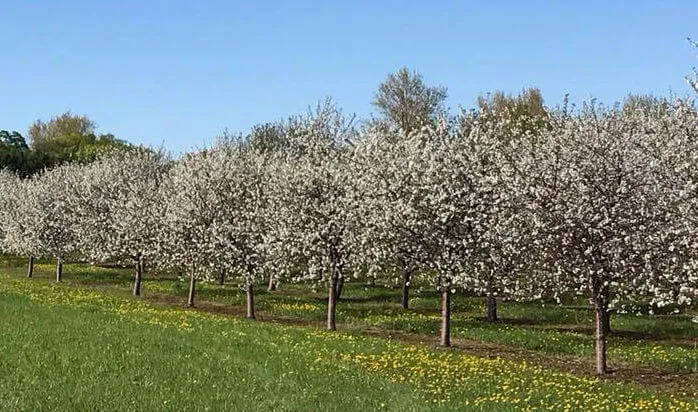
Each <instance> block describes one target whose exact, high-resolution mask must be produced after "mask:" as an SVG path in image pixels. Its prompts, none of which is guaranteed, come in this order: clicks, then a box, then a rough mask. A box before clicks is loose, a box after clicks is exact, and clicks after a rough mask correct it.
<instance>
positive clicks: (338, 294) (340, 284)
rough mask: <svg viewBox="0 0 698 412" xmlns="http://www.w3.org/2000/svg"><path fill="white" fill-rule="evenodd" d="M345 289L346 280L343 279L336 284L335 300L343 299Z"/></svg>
mask: <svg viewBox="0 0 698 412" xmlns="http://www.w3.org/2000/svg"><path fill="white" fill-rule="evenodd" d="M343 289H344V278H343V277H341V278H339V279H337V281H336V282H335V295H336V296H335V299H336V300H339V298H341V297H342V290H343Z"/></svg>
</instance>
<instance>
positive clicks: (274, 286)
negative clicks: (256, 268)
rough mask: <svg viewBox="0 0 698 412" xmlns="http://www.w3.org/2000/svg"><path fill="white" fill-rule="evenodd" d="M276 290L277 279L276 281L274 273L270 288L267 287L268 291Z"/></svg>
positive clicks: (270, 276) (270, 278)
mask: <svg viewBox="0 0 698 412" xmlns="http://www.w3.org/2000/svg"><path fill="white" fill-rule="evenodd" d="M275 290H276V279H274V274H273V273H272V274H271V275H269V287H267V291H269V292H273V291H275Z"/></svg>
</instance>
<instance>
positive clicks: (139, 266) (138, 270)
mask: <svg viewBox="0 0 698 412" xmlns="http://www.w3.org/2000/svg"><path fill="white" fill-rule="evenodd" d="M142 280H143V261H142V260H140V259H138V260H137V261H136V265H135V279H133V296H140V295H141V281H142Z"/></svg>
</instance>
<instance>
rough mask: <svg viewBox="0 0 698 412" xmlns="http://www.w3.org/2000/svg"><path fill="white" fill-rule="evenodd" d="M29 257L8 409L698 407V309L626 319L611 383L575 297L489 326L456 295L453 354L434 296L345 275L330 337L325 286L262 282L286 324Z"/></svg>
mask: <svg viewBox="0 0 698 412" xmlns="http://www.w3.org/2000/svg"><path fill="white" fill-rule="evenodd" d="M22 263H23V262H21V261H14V260H6V261H5V262H3V265H2V266H0V325H1V326H2V334H1V335H0V353H1V354H2V356H0V370H2V371H5V372H4V373H3V374H1V375H0V409H2V410H15V409H21V410H55V409H61V410H76V409H79V410H82V409H98V410H105V409H109V410H115V409H120V410H123V409H134V408H138V409H145V410H152V409H171V410H180V409H183V408H187V409H197V410H206V409H210V410H223V409H227V410H230V409H233V410H240V409H252V408H255V409H256V408H260V409H274V410H317V409H322V410H357V409H369V410H381V409H388V410H428V409H435V410H440V409H443V410H454V409H470V408H472V409H477V408H484V409H487V410H491V409H502V410H510V409H513V408H517V407H531V408H552V409H557V410H565V409H568V410H579V409H591V408H593V409H608V410H612V409H613V410H618V409H620V410H622V409H626V410H638V409H645V410H661V409H676V410H695V409H696V408H698V402H697V401H696V400H695V398H696V396H698V393H697V392H696V388H697V387H698V382H697V380H698V379H697V377H696V373H695V372H694V371H693V368H694V367H695V361H696V356H697V354H696V350H695V347H694V346H693V345H694V344H695V340H696V337H697V336H698V333H697V332H696V327H698V325H696V324H694V323H691V317H690V315H682V316H666V317H659V318H649V317H633V316H620V315H618V316H615V317H614V318H613V327H614V328H615V330H616V334H615V335H614V336H612V338H611V341H610V353H609V356H610V359H611V363H612V364H613V365H615V366H617V367H618V368H619V369H620V371H619V372H617V373H616V374H613V375H612V376H611V377H609V379H603V380H602V379H598V378H595V377H593V376H590V374H591V371H592V368H591V366H590V365H591V356H592V350H593V343H592V340H591V336H590V333H591V313H590V312H589V311H588V310H587V309H585V308H583V307H579V306H578V305H577V306H574V307H565V306H561V307H560V306H557V305H554V306H550V305H547V306H546V307H541V305H539V304H538V305H534V304H528V305H526V304H503V305H501V308H500V314H501V315H502V318H503V320H502V322H500V323H497V324H495V325H489V324H486V323H485V322H483V321H482V320H481V319H480V317H481V316H482V314H481V312H482V304H483V301H482V299H481V298H475V297H465V296H457V297H456V298H455V299H454V306H455V308H454V309H455V311H454V312H455V316H454V335H455V336H456V337H457V338H459V339H460V341H459V340H458V339H456V340H455V341H454V343H455V344H456V347H457V348H456V349H454V350H448V351H444V350H438V349H434V348H433V347H432V346H433V343H434V342H435V341H436V339H435V337H436V335H435V333H436V330H437V327H438V302H437V297H436V296H435V295H434V294H433V293H430V292H426V291H423V292H421V293H416V294H415V298H414V299H413V300H412V309H410V310H409V311H404V310H401V309H400V308H399V306H398V303H397V302H398V294H399V291H398V290H397V289H390V288H386V287H368V286H364V285H356V284H355V285H349V284H348V285H347V289H346V292H345V295H344V298H343V299H342V300H341V301H340V306H339V313H338V316H339V321H340V322H343V323H341V324H340V329H341V330H342V332H341V333H327V332H324V331H322V330H320V329H318V328H316V327H313V326H318V325H321V323H322V319H323V317H324V310H325V304H324V292H323V291H320V292H318V293H313V292H311V291H310V289H309V288H308V287H307V286H306V285H281V287H280V289H279V290H278V291H276V292H272V293H266V292H262V290H263V288H262V287H260V288H259V289H260V293H259V294H258V297H257V304H258V309H259V318H261V319H262V320H271V321H273V322H260V321H256V322H255V321H246V320H242V319H239V317H237V316H231V315H235V314H236V313H242V311H243V308H242V305H243V304H244V300H243V299H244V294H243V293H242V291H240V290H239V288H237V287H236V286H235V285H234V284H226V285H225V286H222V287H221V286H220V285H215V284H208V285H202V287H201V288H199V294H198V299H199V305H198V306H199V310H188V309H185V308H182V307H181V303H183V300H184V299H183V296H184V294H185V293H186V284H185V283H184V282H181V281H179V280H176V279H168V278H158V279H153V278H152V277H151V278H150V279H148V280H146V282H145V283H144V289H143V292H144V297H143V299H141V300H134V299H132V298H130V297H129V296H128V290H129V286H130V273H129V272H128V271H124V270H118V269H100V268H92V267H89V266H86V265H67V266H66V269H65V279H66V282H65V283H64V284H61V285H56V284H53V283H52V282H51V281H50V279H51V270H52V267H51V266H50V265H48V264H39V265H37V272H36V277H35V278H34V279H25V278H23V276H22V275H23V267H22ZM279 323H281V324H279ZM289 325H294V326H289ZM369 335H378V336H379V337H374V336H369ZM389 336H391V337H392V338H393V339H386V337H389ZM420 342H421V343H420ZM458 347H460V349H459V348H458ZM575 362H577V363H575ZM587 362H589V363H588V364H587ZM563 364H570V365H571V367H570V368H565V367H564V366H563ZM587 367H588V371H587V370H586V369H585V368H587ZM8 371H9V372H8ZM569 371H574V373H570V372H569ZM640 375H642V377H641V376H640Z"/></svg>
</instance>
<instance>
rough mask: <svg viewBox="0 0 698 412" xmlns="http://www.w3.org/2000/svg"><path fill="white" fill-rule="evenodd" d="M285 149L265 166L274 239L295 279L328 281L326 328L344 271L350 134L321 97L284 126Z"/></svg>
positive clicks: (348, 223) (348, 219)
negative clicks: (268, 168)
mask: <svg viewBox="0 0 698 412" xmlns="http://www.w3.org/2000/svg"><path fill="white" fill-rule="evenodd" d="M287 133H288V140H289V142H290V146H289V148H288V150H286V151H284V152H283V153H280V154H279V156H278V157H277V158H276V160H275V162H274V164H273V167H272V169H271V176H272V177H273V185H272V186H271V190H270V193H271V196H272V199H271V201H272V207H273V208H274V210H275V211H276V212H275V220H276V224H275V227H274V232H273V233H274V238H275V239H276V241H275V244H276V245H277V246H278V247H280V248H282V250H283V254H284V255H286V256H288V257H289V259H287V260H286V261H285V262H284V264H285V266H286V268H285V270H286V272H287V273H294V276H293V278H294V279H295V280H300V279H312V280H314V281H317V282H328V283H329V289H328V311H327V328H328V329H329V330H335V329H336V327H337V326H336V320H335V318H336V305H337V298H338V295H339V292H340V289H341V284H342V282H343V281H344V279H345V277H346V276H347V274H348V270H349V267H348V263H349V257H350V252H351V250H352V248H351V244H350V232H351V231H352V230H353V227H352V222H353V216H354V215H353V214H352V211H353V210H354V208H353V207H352V204H351V199H352V197H351V195H350V193H351V190H352V188H351V184H352V183H351V181H352V176H351V175H350V173H351V168H350V167H349V164H350V162H349V160H348V159H349V156H351V152H350V150H349V149H348V148H347V147H346V145H345V141H346V140H347V139H349V138H351V136H352V135H353V130H352V128H351V127H350V125H349V124H348V122H347V121H346V119H345V118H344V117H343V116H342V115H341V114H340V113H339V111H338V110H337V109H336V108H335V107H334V106H333V105H332V104H331V103H329V102H328V103H326V104H325V105H321V106H319V107H318V110H317V111H316V112H315V113H313V114H312V115H311V116H309V118H307V119H301V120H298V121H297V122H296V124H295V125H294V126H293V127H290V128H288V131H287Z"/></svg>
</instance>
